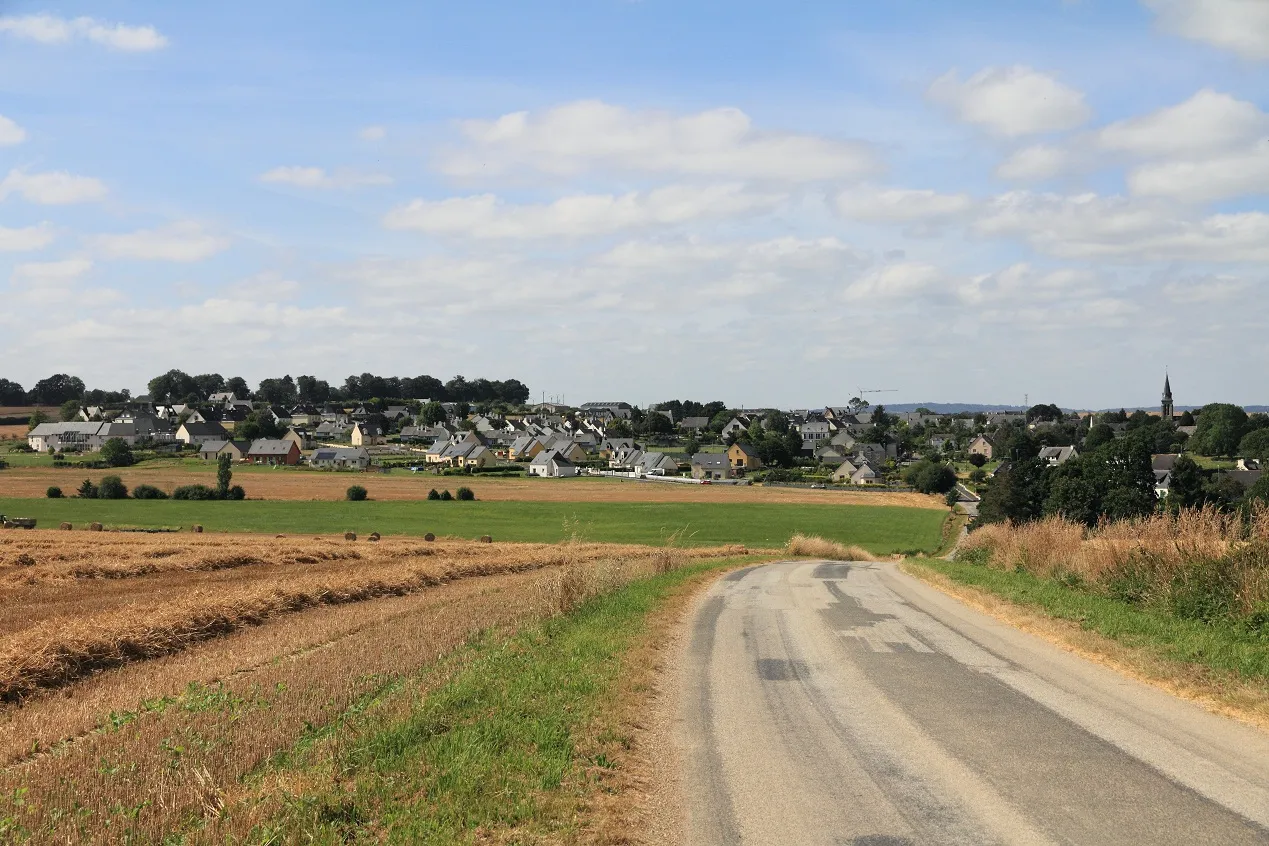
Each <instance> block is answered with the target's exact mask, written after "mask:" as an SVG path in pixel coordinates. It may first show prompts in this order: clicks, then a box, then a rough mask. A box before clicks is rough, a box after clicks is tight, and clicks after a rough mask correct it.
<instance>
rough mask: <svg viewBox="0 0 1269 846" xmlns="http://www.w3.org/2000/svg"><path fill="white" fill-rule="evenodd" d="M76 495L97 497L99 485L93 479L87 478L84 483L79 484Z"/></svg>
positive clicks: (85, 497)
mask: <svg viewBox="0 0 1269 846" xmlns="http://www.w3.org/2000/svg"><path fill="white" fill-rule="evenodd" d="M76 496H78V497H79V498H80V499H96V498H97V486H96V485H94V484H93V482H92V479H85V480H84V483H83V484H82V485H80V486H79V490H78V491H77V492H76Z"/></svg>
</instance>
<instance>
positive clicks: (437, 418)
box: [419, 400, 449, 426]
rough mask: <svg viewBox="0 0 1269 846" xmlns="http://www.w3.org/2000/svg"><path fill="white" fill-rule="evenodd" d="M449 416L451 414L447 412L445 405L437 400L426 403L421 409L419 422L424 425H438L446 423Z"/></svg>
mask: <svg viewBox="0 0 1269 846" xmlns="http://www.w3.org/2000/svg"><path fill="white" fill-rule="evenodd" d="M448 417H449V415H447V414H446V413H445V406H443V405H441V404H440V403H439V402H437V401H436V400H432V401H431V402H428V403H424V405H423V407H422V408H421V409H419V422H420V423H422V424H423V425H424V426H436V425H437V424H440V423H444V422H445V421H446V419H448Z"/></svg>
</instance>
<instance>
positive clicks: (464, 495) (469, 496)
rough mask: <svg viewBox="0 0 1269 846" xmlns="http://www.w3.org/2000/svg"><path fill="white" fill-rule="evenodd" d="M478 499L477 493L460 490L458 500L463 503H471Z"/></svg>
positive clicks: (469, 489)
mask: <svg viewBox="0 0 1269 846" xmlns="http://www.w3.org/2000/svg"><path fill="white" fill-rule="evenodd" d="M475 498H476V493H475V491H473V490H472V489H471V488H459V489H458V499H459V501H461V502H471V501H473V500H474V499H475Z"/></svg>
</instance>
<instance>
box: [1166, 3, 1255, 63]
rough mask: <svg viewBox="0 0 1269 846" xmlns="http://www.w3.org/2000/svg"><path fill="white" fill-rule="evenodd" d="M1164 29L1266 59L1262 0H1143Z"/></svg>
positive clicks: (1245, 54)
mask: <svg viewBox="0 0 1269 846" xmlns="http://www.w3.org/2000/svg"><path fill="white" fill-rule="evenodd" d="M1143 2H1144V3H1145V5H1146V6H1147V7H1148V8H1150V9H1152V10H1153V11H1154V12H1155V14H1156V15H1158V23H1159V26H1160V27H1161V28H1162V29H1163V30H1165V31H1166V32H1171V33H1173V34H1175V35H1179V36H1181V37H1182V38H1188V39H1190V40H1192V41H1201V42H1204V43H1206V44H1210V45H1212V46H1213V47H1219V48H1220V49H1222V50H1230V51H1232V52H1234V53H1237V54H1238V55H1240V56H1242V57H1243V58H1246V59H1269V3H1265V2H1264V0H1143Z"/></svg>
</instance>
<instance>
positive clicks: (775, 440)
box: [753, 432, 793, 467]
mask: <svg viewBox="0 0 1269 846" xmlns="http://www.w3.org/2000/svg"><path fill="white" fill-rule="evenodd" d="M753 446H754V449H756V450H757V451H758V457H759V458H761V459H762V463H763V464H766V465H768V466H770V467H788V466H789V465H791V464H792V463H793V458H792V456H791V455H789V450H788V448H787V447H786V446H785V444H784V436H783V435H779V434H776V433H775V432H763V433H762V436H761V438H759V439H757V440H755V441H753Z"/></svg>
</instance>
